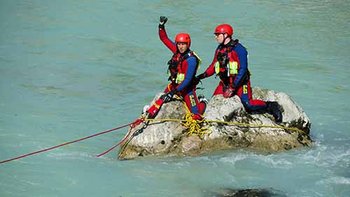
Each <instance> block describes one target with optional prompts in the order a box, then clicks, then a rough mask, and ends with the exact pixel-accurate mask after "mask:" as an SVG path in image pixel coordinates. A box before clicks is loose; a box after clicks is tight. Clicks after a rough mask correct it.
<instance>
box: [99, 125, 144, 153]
mask: <svg viewBox="0 0 350 197" xmlns="http://www.w3.org/2000/svg"><path fill="white" fill-rule="evenodd" d="M143 121H144V119H143V118H139V119H136V120H135V121H134V122H133V123H131V124H130V127H131V129H132V128H135V127H136V126H137V125H139V124H141V123H142V122H143ZM130 134H131V130H130V131H129V132H128V133H127V135H125V137H124V138H123V139H121V140H120V141H119V142H118V143H117V144H116V145H114V146H112V147H111V148H109V149H108V150H106V151H104V152H103V153H100V154H98V155H96V157H101V156H103V155H105V154H107V153H109V152H110V151H111V150H113V149H115V148H116V147H117V146H119V145H120V144H123V143H124V142H125V141H126V140H127V139H128V138H129V136H130Z"/></svg>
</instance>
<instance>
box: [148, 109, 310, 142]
mask: <svg viewBox="0 0 350 197" xmlns="http://www.w3.org/2000/svg"><path fill="white" fill-rule="evenodd" d="M145 121H150V122H179V123H182V125H183V126H185V127H187V128H189V130H188V134H190V135H193V134H195V135H199V136H200V137H203V135H205V134H209V133H210V132H208V131H207V130H208V129H207V128H206V127H202V125H203V123H208V124H209V123H219V124H225V125H229V126H238V127H253V128H276V129H285V130H290V131H294V132H298V133H301V134H303V133H305V132H304V131H303V130H301V129H299V128H296V127H286V126H280V125H263V124H249V123H241V122H227V121H222V120H195V119H193V117H192V114H190V113H187V114H186V115H185V118H184V119H174V118H164V119H149V118H146V119H145ZM208 124H207V125H208Z"/></svg>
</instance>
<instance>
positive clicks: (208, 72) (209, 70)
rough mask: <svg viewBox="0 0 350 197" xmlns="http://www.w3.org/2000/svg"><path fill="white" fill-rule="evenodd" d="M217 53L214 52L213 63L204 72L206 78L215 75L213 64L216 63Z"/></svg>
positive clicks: (216, 51)
mask: <svg viewBox="0 0 350 197" xmlns="http://www.w3.org/2000/svg"><path fill="white" fill-rule="evenodd" d="M217 53H218V50H215V54H214V58H213V61H212V62H211V64H210V65H209V66H208V68H207V70H205V73H206V75H207V76H208V77H210V76H212V75H213V74H214V73H215V62H217V59H216V55H217Z"/></svg>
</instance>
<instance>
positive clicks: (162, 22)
mask: <svg viewBox="0 0 350 197" xmlns="http://www.w3.org/2000/svg"><path fill="white" fill-rule="evenodd" d="M167 21H168V18H167V17H166V16H160V17H159V25H158V27H159V28H161V29H164V25H165V23H166V22H167Z"/></svg>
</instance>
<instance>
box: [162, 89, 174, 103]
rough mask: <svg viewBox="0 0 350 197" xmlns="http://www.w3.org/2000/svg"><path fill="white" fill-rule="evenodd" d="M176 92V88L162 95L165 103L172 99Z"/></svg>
mask: <svg viewBox="0 0 350 197" xmlns="http://www.w3.org/2000/svg"><path fill="white" fill-rule="evenodd" d="M175 92H176V90H172V91H170V92H168V93H166V94H164V95H162V97H161V98H162V99H163V100H164V103H167V102H169V101H171V99H172V98H173V96H174V94H175Z"/></svg>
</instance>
